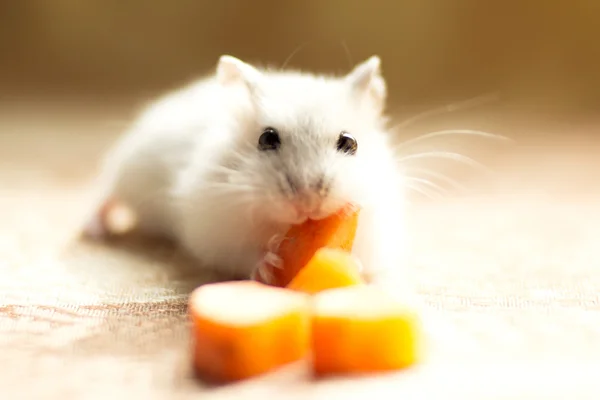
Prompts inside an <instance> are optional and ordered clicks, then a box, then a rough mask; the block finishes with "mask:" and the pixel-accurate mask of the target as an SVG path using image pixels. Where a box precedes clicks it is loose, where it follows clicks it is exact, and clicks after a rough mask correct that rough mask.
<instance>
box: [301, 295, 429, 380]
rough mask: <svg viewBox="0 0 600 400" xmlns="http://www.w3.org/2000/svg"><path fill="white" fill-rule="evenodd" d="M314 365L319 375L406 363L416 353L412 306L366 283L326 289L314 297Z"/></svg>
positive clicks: (416, 332) (369, 370)
mask: <svg viewBox="0 0 600 400" xmlns="http://www.w3.org/2000/svg"><path fill="white" fill-rule="evenodd" d="M313 306H314V308H313V314H312V351H313V368H314V372H315V374H316V375H318V376H322V375H335V374H353V373H372V372H381V371H391V370H398V369H402V368H405V367H409V366H411V365H413V364H414V363H416V362H417V360H418V358H419V320H418V318H417V315H416V313H415V311H414V310H412V309H410V308H408V307H406V306H404V305H402V304H399V303H398V302H396V301H395V300H394V299H393V298H392V297H389V296H388V295H386V294H385V293H383V292H381V291H380V290H378V289H376V288H374V287H371V286H368V285H361V286H353V287H345V288H339V289H330V290H326V291H323V292H321V293H319V294H317V295H315V296H314V304H313Z"/></svg>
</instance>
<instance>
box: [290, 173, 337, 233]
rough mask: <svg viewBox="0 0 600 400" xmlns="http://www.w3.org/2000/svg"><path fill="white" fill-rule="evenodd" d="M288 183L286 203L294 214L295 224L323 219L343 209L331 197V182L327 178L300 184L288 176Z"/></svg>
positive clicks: (322, 177) (321, 177)
mask: <svg viewBox="0 0 600 400" xmlns="http://www.w3.org/2000/svg"><path fill="white" fill-rule="evenodd" d="M286 181H287V184H288V187H289V190H286V191H285V193H284V194H285V202H286V203H287V207H288V208H289V209H290V210H291V213H292V214H294V217H293V219H294V223H302V222H304V221H305V220H307V219H315V220H319V219H323V218H325V217H327V216H329V215H330V214H331V213H332V212H334V211H336V210H337V209H338V208H340V207H341V205H339V206H338V205H337V204H335V203H337V202H335V201H333V199H332V198H331V197H330V196H329V194H330V189H331V182H330V180H328V179H326V177H325V176H320V177H318V178H315V179H311V180H309V181H308V182H298V180H295V179H293V178H291V177H290V176H289V175H286Z"/></svg>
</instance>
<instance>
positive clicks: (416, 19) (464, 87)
mask: <svg viewBox="0 0 600 400" xmlns="http://www.w3.org/2000/svg"><path fill="white" fill-rule="evenodd" d="M599 38H600V3H599V2H598V1H596V0H569V1H557V0H489V1H481V0H370V1H359V0H345V1H343V0H327V1H319V0H305V1H273V0H271V1H268V0H254V1H243V0H223V1H198V0H178V1H147V0H146V1H142V0H128V1H121V0H85V1H81V0H52V1H45V0H27V1H19V0H0V50H1V53H0V54H2V57H1V59H0V83H1V87H2V88H3V92H5V93H6V91H7V90H10V91H12V92H20V93H25V92H26V91H27V92H31V93H36V92H37V94H48V93H50V92H51V91H59V92H61V93H69V92H72V93H77V94H79V95H88V96H109V95H112V96H117V95H119V96H132V95H144V94H147V93H152V92H156V91H160V90H164V89H167V88H171V87H173V86H175V85H179V84H182V83H184V82H187V81H188V80H190V79H192V78H194V77H196V76H198V75H200V74H203V73H205V72H206V71H208V70H209V69H210V68H212V67H213V66H214V64H215V62H216V60H217V58H218V56H219V55H221V54H223V53H230V54H233V55H235V56H238V57H240V58H242V59H245V60H248V61H253V62H260V63H269V64H273V65H282V64H283V63H284V61H285V60H286V59H287V58H288V57H289V56H290V55H291V54H292V53H293V52H295V51H296V50H298V47H299V46H302V47H301V48H300V49H299V50H298V51H297V52H296V53H295V54H294V56H293V58H292V59H291V60H290V61H289V65H290V66H292V67H297V68H307V69H311V70H319V71H327V72H336V71H337V72H344V71H346V70H347V69H348V68H349V64H350V63H356V62H358V61H360V60H361V59H364V58H366V57H368V56H370V55H371V54H379V55H380V56H381V57H382V60H383V68H384V71H385V74H386V77H387V79H388V81H389V85H390V92H391V99H390V100H391V106H392V107H393V106H394V105H398V106H402V105H407V104H425V103H435V102H448V101H456V100H457V99H462V98H467V97H471V96H475V95H479V94H481V93H484V92H487V91H490V90H499V89H501V90H504V91H506V92H507V93H510V96H511V98H512V99H513V100H514V101H517V100H518V101H521V102H523V103H527V104H531V105H540V106H543V105H547V106H553V107H554V106H556V107H561V108H562V107H564V108H565V109H567V108H568V109H573V110H593V109H594V108H595V107H598V105H599V103H600V90H599V89H600V46H599V44H598V39H599Z"/></svg>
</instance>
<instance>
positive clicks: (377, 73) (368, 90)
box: [345, 56, 387, 107]
mask: <svg viewBox="0 0 600 400" xmlns="http://www.w3.org/2000/svg"><path fill="white" fill-rule="evenodd" d="M345 79H346V81H347V82H348V83H349V84H350V86H351V88H352V91H353V92H354V93H356V95H357V96H361V97H362V96H367V97H368V98H369V99H370V100H371V101H373V102H374V103H375V104H376V105H377V106H378V107H382V106H383V104H384V103H385V100H386V97H387V88H386V84H385V80H384V79H383V76H382V75H381V59H380V58H379V57H378V56H371V57H370V58H369V59H367V60H366V61H363V62H362V63H360V64H358V65H357V66H356V67H354V69H353V70H352V71H350V73H349V74H348V75H346V78H345Z"/></svg>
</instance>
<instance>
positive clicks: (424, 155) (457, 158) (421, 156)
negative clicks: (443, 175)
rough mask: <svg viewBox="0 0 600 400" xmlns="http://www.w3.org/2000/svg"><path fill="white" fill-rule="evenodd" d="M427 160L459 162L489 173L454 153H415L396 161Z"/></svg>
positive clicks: (476, 163)
mask: <svg viewBox="0 0 600 400" xmlns="http://www.w3.org/2000/svg"><path fill="white" fill-rule="evenodd" d="M427 158H439V159H448V160H452V161H457V162H461V163H463V164H466V165H469V166H471V167H474V168H479V169H481V170H483V171H489V169H488V168H487V167H486V166H485V165H483V164H481V163H480V162H478V161H476V160H474V159H472V158H471V157H467V156H465V155H463V154H459V153H454V152H450V151H426V152H422V153H415V154H409V155H406V156H403V157H401V158H399V159H397V161H398V162H400V163H403V162H405V161H410V160H419V159H427Z"/></svg>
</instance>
